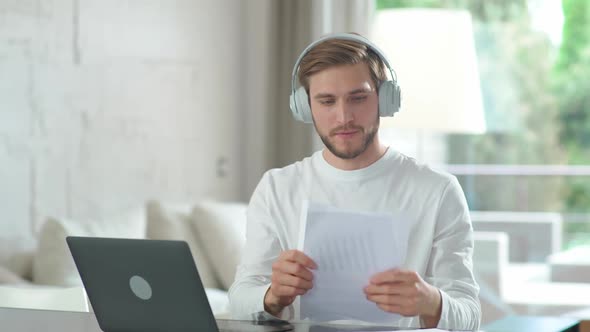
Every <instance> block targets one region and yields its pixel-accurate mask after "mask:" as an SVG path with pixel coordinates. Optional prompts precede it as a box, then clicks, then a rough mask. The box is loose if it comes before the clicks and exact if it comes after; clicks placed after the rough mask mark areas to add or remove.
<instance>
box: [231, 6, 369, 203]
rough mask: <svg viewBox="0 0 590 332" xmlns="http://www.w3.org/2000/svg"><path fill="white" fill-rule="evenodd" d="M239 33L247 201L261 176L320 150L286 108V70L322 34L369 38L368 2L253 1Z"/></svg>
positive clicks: (318, 143)
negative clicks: (343, 34)
mask: <svg viewBox="0 0 590 332" xmlns="http://www.w3.org/2000/svg"><path fill="white" fill-rule="evenodd" d="M244 10H245V11H246V13H245V15H244V17H245V22H244V27H245V28H244V31H242V32H241V34H242V36H243V38H242V43H243V45H242V49H243V50H244V54H241V55H239V56H242V57H244V61H243V63H244V64H245V66H244V68H243V73H242V77H243V90H242V91H241V92H240V93H239V96H240V97H241V98H242V100H243V101H244V103H243V110H242V112H241V113H240V114H241V119H238V121H240V122H241V123H242V124H243V126H242V127H241V128H242V129H241V130H242V132H241V133H240V134H241V135H240V136H241V137H242V138H243V140H242V141H241V142H239V144H240V147H241V149H240V153H241V156H240V157H241V158H240V159H241V160H242V161H243V163H242V165H240V166H241V167H242V171H241V174H242V179H241V193H240V196H241V197H242V199H244V200H247V199H248V198H249V197H250V195H251V193H252V191H253V190H254V188H255V186H256V184H257V183H258V181H259V180H260V177H261V176H262V174H263V173H264V172H265V171H266V170H268V169H270V168H274V167H283V166H286V165H288V164H290V163H292V162H295V161H297V160H301V159H302V158H304V157H306V156H309V155H310V154H311V153H313V152H314V151H315V150H318V149H320V148H321V147H322V144H321V141H320V140H319V138H318V137H317V135H316V134H315V131H314V128H313V126H312V125H306V124H303V123H299V122H296V121H295V120H294V119H293V117H292V115H291V111H290V110H289V95H290V92H291V71H292V69H293V64H294V63H295V61H296V59H297V57H298V56H299V53H300V52H301V51H302V50H303V49H304V48H305V47H306V46H307V45H308V44H309V43H310V42H312V41H313V40H315V39H317V38H318V37H320V36H322V35H325V34H327V33H333V32H351V31H354V32H358V33H360V34H363V35H365V36H366V35H368V31H369V22H370V18H371V15H372V13H373V1H366V0H339V1H335V0H316V1H312V0H297V1H291V0H253V1H248V5H247V6H245V8H244Z"/></svg>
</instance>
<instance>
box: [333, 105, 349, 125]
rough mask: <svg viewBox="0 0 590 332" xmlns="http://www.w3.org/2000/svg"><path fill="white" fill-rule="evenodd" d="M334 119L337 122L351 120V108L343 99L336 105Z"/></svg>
mask: <svg viewBox="0 0 590 332" xmlns="http://www.w3.org/2000/svg"><path fill="white" fill-rule="evenodd" d="M336 120H337V121H338V122H339V123H348V122H350V121H352V120H353V114H352V109H351V107H350V106H349V105H348V104H347V103H346V102H345V101H341V102H339V103H337V105H336Z"/></svg>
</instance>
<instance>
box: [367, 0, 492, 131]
mask: <svg viewBox="0 0 590 332" xmlns="http://www.w3.org/2000/svg"><path fill="white" fill-rule="evenodd" d="M372 39H373V41H374V42H375V44H376V45H378V46H379V48H380V49H381V50H382V51H383V52H384V53H385V55H386V56H387V58H388V60H389V62H390V63H391V65H392V67H393V69H394V70H395V72H396V73H397V78H398V84H399V85H400V87H401V91H402V100H401V109H400V112H398V113H396V115H395V116H394V117H393V118H383V119H382V121H381V127H392V128H402V129H420V130H431V131H438V132H442V133H472V134H477V133H483V132H485V130H486V125H485V117H484V109H483V102H482V95H481V88H480V81H479V73H478V68H477V56H476V52H475V44H474V41H473V28H472V24H471V15H470V14H469V13H468V12H467V11H463V10H445V9H388V10H380V11H378V12H377V14H376V17H375V21H374V25H373V26H372Z"/></svg>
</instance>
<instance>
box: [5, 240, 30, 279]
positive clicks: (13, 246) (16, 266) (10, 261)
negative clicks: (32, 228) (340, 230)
mask: <svg viewBox="0 0 590 332" xmlns="http://www.w3.org/2000/svg"><path fill="white" fill-rule="evenodd" d="M36 246H37V243H36V240H35V238H34V237H33V236H7V237H5V236H3V237H1V238H0V265H2V266H3V267H5V268H6V269H8V270H10V271H12V272H14V273H16V274H17V275H18V276H20V277H21V278H23V279H26V280H27V281H31V279H32V277H33V275H32V274H33V256H34V255H35V250H36Z"/></svg>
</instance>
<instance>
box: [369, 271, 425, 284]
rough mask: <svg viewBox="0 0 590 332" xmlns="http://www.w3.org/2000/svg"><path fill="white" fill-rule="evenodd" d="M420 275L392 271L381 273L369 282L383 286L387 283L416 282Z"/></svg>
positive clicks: (411, 272)
mask: <svg viewBox="0 0 590 332" xmlns="http://www.w3.org/2000/svg"><path fill="white" fill-rule="evenodd" d="M417 277H418V274H417V273H416V272H414V271H410V270H402V269H397V268H396V269H392V270H387V271H383V272H379V273H377V274H375V275H374V276H372V277H371V279H370V280H369V281H370V282H371V283H372V284H382V283H386V282H404V281H412V280H416V279H417Z"/></svg>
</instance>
